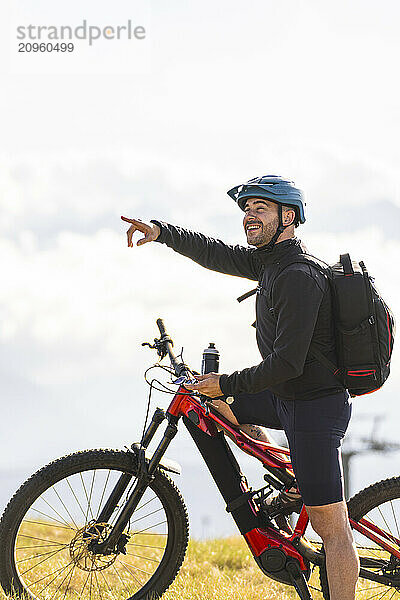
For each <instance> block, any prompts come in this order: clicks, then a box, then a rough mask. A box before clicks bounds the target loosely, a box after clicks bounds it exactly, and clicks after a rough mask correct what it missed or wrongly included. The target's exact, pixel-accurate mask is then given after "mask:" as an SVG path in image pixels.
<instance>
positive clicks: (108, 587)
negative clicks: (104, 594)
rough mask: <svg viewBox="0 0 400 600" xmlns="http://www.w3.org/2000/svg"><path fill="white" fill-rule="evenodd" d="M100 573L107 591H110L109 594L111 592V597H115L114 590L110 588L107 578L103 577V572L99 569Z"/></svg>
mask: <svg viewBox="0 0 400 600" xmlns="http://www.w3.org/2000/svg"><path fill="white" fill-rule="evenodd" d="M100 575H101V576H102V577H103V579H104V582H105V584H106V586H107V589H108V591H109V592H110V594H112V597H113V598H115V596H114V592H113V591H112V589H111V588H110V586H109V585H108V581H107V579H106V578H105V575H104V572H103V571H100ZM128 593H129V592H128Z"/></svg>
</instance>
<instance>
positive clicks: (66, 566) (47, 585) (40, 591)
mask: <svg viewBox="0 0 400 600" xmlns="http://www.w3.org/2000/svg"><path fill="white" fill-rule="evenodd" d="M70 564H71V563H69V564H68V565H65V567H64V569H63V570H64V571H65V569H68V567H69V565H70ZM63 570H61V571H60V572H59V573H57V574H56V575H55V577H53V579H52V580H51V581H49V583H46V585H45V586H44V587H43V588H42V589H41V590H39V592H37V593H38V594H41V593H42V592H43V591H44V590H45V589H47V588H48V587H49V586H50V585H51V584H52V583H53V581H55V580H56V579H57V577H58V576H59V575H61V573H62V571H63ZM66 577H68V574H67V575H66ZM66 577H64V579H63V581H64V580H65V579H66ZM61 584H62V582H61ZM61 584H60V585H61ZM59 587H60V586H59ZM57 589H58V588H57Z"/></svg>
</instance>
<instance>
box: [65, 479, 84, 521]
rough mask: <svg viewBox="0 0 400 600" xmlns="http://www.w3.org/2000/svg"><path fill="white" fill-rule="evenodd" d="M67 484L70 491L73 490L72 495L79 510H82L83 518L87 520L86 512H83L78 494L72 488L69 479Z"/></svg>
mask: <svg viewBox="0 0 400 600" xmlns="http://www.w3.org/2000/svg"><path fill="white" fill-rule="evenodd" d="M66 482H67V485H68V487H69V489H70V490H71V493H72V495H73V497H74V498H75V500H76V503H77V504H78V506H79V508H80V509H81V512H82V514H83V517H84V518H85V511H84V510H83V508H82V505H81V503H80V502H79V500H78V498H77V497H76V494H75V492H74V490H73V489H72V486H71V483H70V481H69V478H67V479H66Z"/></svg>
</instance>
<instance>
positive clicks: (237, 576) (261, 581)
mask: <svg viewBox="0 0 400 600" xmlns="http://www.w3.org/2000/svg"><path fill="white" fill-rule="evenodd" d="M25 527H26V530H25V531H26V537H27V538H29V535H30V534H31V533H32V531H31V530H29V529H28V526H27V525H25ZM40 527H41V526H40ZM43 528H45V525H43ZM43 532H44V529H43ZM34 534H35V535H34V537H35V539H36V540H37V539H38V538H39V537H40V535H41V534H40V530H39V529H38V526H35V529H34ZM66 535H67V532H64V531H62V530H60V533H59V543H60V546H61V545H62V546H63V549H62V551H57V552H56V551H54V550H53V548H51V549H50V551H49V550H48V549H46V550H37V551H36V552H37V553H38V554H39V553H43V554H42V555H41V556H45V557H46V560H45V561H43V564H40V561H41V560H43V559H42V558H41V557H38V556H36V557H35V558H34V559H32V553H31V552H29V557H30V558H25V554H24V552H28V550H27V549H30V550H31V549H32V548H31V544H33V543H37V542H32V541H30V542H29V541H28V540H27V546H26V547H23V548H22V549H21V550H19V555H18V560H19V568H20V570H21V572H22V570H23V569H24V570H25V571H26V575H25V578H27V577H28V580H29V575H30V573H29V566H30V564H33V565H35V570H34V572H35V580H39V584H38V585H37V587H35V588H34V591H35V592H36V593H37V594H38V597H40V598H41V600H71V599H78V598H85V599H86V598H90V599H93V600H123V599H126V598H128V597H129V596H130V595H131V593H127V592H128V591H129V590H125V589H124V585H123V578H122V577H121V574H123V571H122V570H120V571H117V569H115V565H117V563H115V565H114V566H110V567H107V569H106V570H105V571H101V570H99V571H96V573H95V574H93V573H92V574H91V573H90V572H86V571H85V570H84V569H77V570H76V571H75V572H74V577H73V579H72V580H71V585H68V586H67V583H68V581H69V573H70V572H71V571H70V567H68V566H67V567H66V566H65V565H67V561H69V560H70V546H69V545H68V546H66V544H65V542H67V538H66V537H65V536H66ZM64 537H65V540H64ZM142 538H143V539H141V540H140V541H141V543H142V542H143V543H144V544H149V543H150V542H151V543H152V544H153V545H157V540H156V538H154V537H153V538H152V539H151V540H150V537H149V536H144V535H143V536H142ZM147 538H149V539H147ZM29 539H30V538H29ZM147 547H148V548H149V547H150V546H147ZM24 548H27V549H24ZM131 550H132V549H129V546H128V554H127V556H126V557H123V558H124V562H123V564H124V565H126V566H125V567H124V566H122V569H124V568H126V569H127V570H128V571H129V568H132V567H135V565H136V562H137V561H138V558H136V555H135V554H133V553H131ZM136 551H137V550H136ZM143 552H144V551H143ZM147 552H149V554H147V555H146V557H147V558H148V560H152V558H151V557H152V556H153V554H151V552H155V553H156V554H157V550H154V551H152V550H148V551H147ZM53 553H54V556H53ZM48 554H50V557H49V556H48ZM156 554H155V555H154V556H156ZM32 560H33V562H30V561H32ZM26 561H28V562H27V563H26ZM138 564H139V563H138ZM140 566H141V567H143V564H142V563H140ZM62 569H66V570H65V571H61V575H57V573H58V572H59V571H60V570H62ZM53 573H55V574H56V577H58V579H56V580H55V583H50V584H49V582H52V581H53V578H54V576H53ZM64 573H65V577H64ZM103 573H106V575H107V577H105V576H104V575H103ZM118 573H119V574H118ZM309 583H310V584H311V585H312V586H313V587H317V588H319V577H318V570H317V569H315V570H314V572H313V573H312V575H311V579H310V582H309ZM361 583H362V586H361V585H360V586H359V587H360V591H359V593H358V595H357V600H364V599H365V600H367V599H368V600H369V599H370V598H376V600H379V598H381V597H384V598H385V599H386V600H399V598H400V594H399V593H398V592H396V591H394V590H392V589H390V588H384V589H383V590H382V588H381V589H377V590H375V592H377V593H376V594H375V592H374V591H372V590H369V591H368V592H366V591H363V590H364V587H365V582H360V584H361ZM371 585H376V584H371ZM58 586H59V587H58ZM89 587H90V589H91V590H92V591H91V592H89V591H88V590H89ZM83 590H84V593H82V592H83ZM385 590H386V593H385ZM312 594H313V598H315V599H321V598H322V594H321V593H320V592H319V591H317V590H315V589H313V590H312ZM0 598H1V600H5V599H6V596H5V595H4V593H3V592H1V591H0ZM260 598H263V599H264V598H265V599H268V600H275V599H276V600H278V599H279V600H295V599H296V598H298V596H297V594H296V593H295V592H294V589H293V588H292V587H290V586H286V585H282V584H280V583H278V582H275V581H273V580H271V579H268V578H267V577H265V576H264V575H263V574H262V572H261V571H260V570H259V568H258V567H257V565H256V563H255V562H254V560H253V558H252V557H251V555H250V552H249V550H248V548H247V546H246V544H245V543H244V541H243V539H242V538H241V537H239V536H235V537H231V538H223V539H214V540H207V541H194V540H191V541H190V543H189V546H188V550H187V554H186V558H185V561H184V563H183V566H182V568H181V570H180V572H179V574H178V576H177V577H176V579H175V581H174V582H173V584H172V585H171V586H170V588H169V589H168V591H167V592H166V593H165V594H164V596H163V599H164V600H211V599H212V600H242V599H243V600H260Z"/></svg>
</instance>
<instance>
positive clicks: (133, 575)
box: [119, 560, 151, 585]
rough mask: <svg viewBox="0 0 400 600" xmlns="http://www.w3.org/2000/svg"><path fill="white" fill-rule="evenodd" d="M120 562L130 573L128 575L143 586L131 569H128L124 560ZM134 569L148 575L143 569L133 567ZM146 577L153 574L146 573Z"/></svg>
mask: <svg viewBox="0 0 400 600" xmlns="http://www.w3.org/2000/svg"><path fill="white" fill-rule="evenodd" d="M119 562H120V563H121V564H122V565H123V567H124V569H125V570H126V571H128V573H130V574H131V575H132V577H134V578H135V579H136V581H137V582H138V583H139V584H140V585H142V582H141V581H140V580H139V579H138V578H137V577H136V575H135V574H134V573H132V571H131V570H130V569H128V565H127V563H125V562H124V561H123V560H120V561H119ZM129 566H130V567H132V565H129ZM133 568H134V569H136V571H140V572H141V573H146V571H142V570H141V569H138V567H133ZM146 575H151V573H146Z"/></svg>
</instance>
